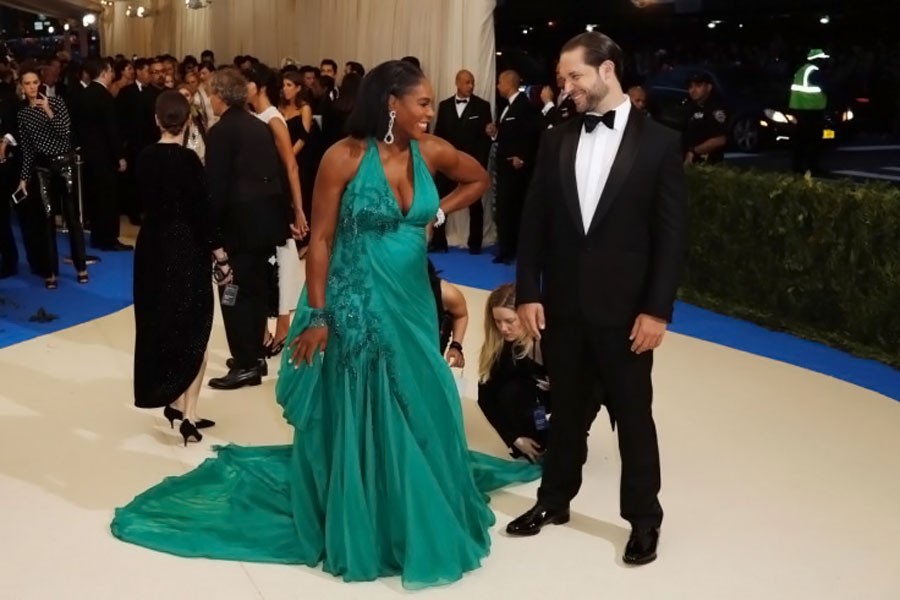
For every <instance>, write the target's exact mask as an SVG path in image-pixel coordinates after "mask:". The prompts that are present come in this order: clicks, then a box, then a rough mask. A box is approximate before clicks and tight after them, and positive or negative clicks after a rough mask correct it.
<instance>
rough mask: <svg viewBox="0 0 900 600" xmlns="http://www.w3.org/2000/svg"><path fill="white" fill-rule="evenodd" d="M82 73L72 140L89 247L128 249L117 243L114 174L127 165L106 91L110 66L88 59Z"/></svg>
mask: <svg viewBox="0 0 900 600" xmlns="http://www.w3.org/2000/svg"><path fill="white" fill-rule="evenodd" d="M84 70H85V73H87V75H88V77H89V78H90V79H91V83H90V84H89V85H88V86H87V87H86V88H85V89H84V90H82V91H81V92H79V94H78V110H77V114H78V120H77V122H76V128H77V129H76V132H77V135H76V137H77V139H78V143H79V145H80V146H81V153H82V157H83V158H84V163H85V164H84V171H83V172H84V193H85V207H86V210H87V211H88V214H89V215H90V220H91V246H92V247H94V248H99V249H101V250H131V248H132V247H131V246H128V245H126V244H123V243H121V242H120V241H119V209H118V205H117V203H116V184H117V178H116V172H117V171H118V172H120V173H121V172H124V171H125V168H126V167H127V163H126V161H125V145H124V143H123V142H122V137H121V135H120V133H119V122H118V115H117V113H116V105H115V99H114V98H113V95H112V94H111V93H110V92H109V84H110V83H112V78H113V68H112V64H111V63H110V62H109V60H107V59H103V58H89V59H88V60H86V61H85V63H84Z"/></svg>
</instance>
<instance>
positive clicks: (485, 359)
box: [478, 283, 534, 382]
mask: <svg viewBox="0 0 900 600" xmlns="http://www.w3.org/2000/svg"><path fill="white" fill-rule="evenodd" d="M495 308H508V309H509V310H512V311H515V310H516V288H515V286H514V285H513V284H511V283H504V284H503V285H501V286H500V287H498V288H497V289H495V290H494V291H493V292H491V295H490V296H488V301H487V304H486V305H485V314H484V344H482V346H481V356H480V357H479V361H478V380H479V381H481V382H485V381H487V380H488V379H490V378H491V369H493V367H494V364H495V363H496V362H497V360H498V359H499V358H500V354H501V353H502V352H503V344H504V339H503V336H501V335H500V331H499V330H498V329H497V325H496V324H495V323H494V309H495ZM533 343H534V342H533V340H532V339H531V338H530V337H529V336H528V334H527V333H525V331H524V329H523V331H522V335H521V336H520V337H519V339H517V340H516V341H515V342H513V358H514V359H516V360H519V359H521V358H524V357H525V355H527V354H528V352H530V351H531V346H532V345H533Z"/></svg>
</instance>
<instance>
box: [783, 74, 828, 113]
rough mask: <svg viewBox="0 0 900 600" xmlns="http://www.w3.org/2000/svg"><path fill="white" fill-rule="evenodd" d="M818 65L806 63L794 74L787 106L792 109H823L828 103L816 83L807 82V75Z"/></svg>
mask: <svg viewBox="0 0 900 600" xmlns="http://www.w3.org/2000/svg"><path fill="white" fill-rule="evenodd" d="M818 70H819V67H817V66H816V65H814V64H811V63H806V64H805V65H803V66H802V67H800V68H799V69H797V72H796V73H795V74H794V83H793V84H792V85H791V100H790V103H789V105H788V106H789V107H790V108H792V109H794V110H824V109H825V106H826V105H827V103H828V99H827V98H826V97H825V92H823V91H822V88H820V87H819V86H817V85H813V84H811V83H810V82H809V77H810V75H812V74H813V73H814V72H815V71H818Z"/></svg>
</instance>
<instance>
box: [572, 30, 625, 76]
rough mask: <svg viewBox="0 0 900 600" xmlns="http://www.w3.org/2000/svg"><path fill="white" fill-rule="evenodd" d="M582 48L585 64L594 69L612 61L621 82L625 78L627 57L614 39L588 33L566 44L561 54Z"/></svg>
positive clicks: (594, 32) (579, 35)
mask: <svg viewBox="0 0 900 600" xmlns="http://www.w3.org/2000/svg"><path fill="white" fill-rule="evenodd" d="M579 48H581V49H582V50H583V51H584V62H586V63H587V64H589V65H591V66H592V67H599V66H600V65H602V64H603V63H605V62H606V61H608V60H609V61H612V63H613V66H614V67H615V70H616V77H617V78H618V79H619V81H621V80H622V78H623V73H624V70H625V69H624V67H625V64H624V63H625V56H624V53H623V52H622V48H620V47H619V45H618V44H617V43H615V42H614V41H613V40H612V38H610V37H609V36H607V35H604V34H602V33H600V32H599V31H586V32H584V33H580V34H578V35H576V36H575V37H573V38H572V39H571V40H569V41H568V42H566V45H565V46H563V47H562V50H561V51H560V53H564V52H571V51H572V50H577V49H579Z"/></svg>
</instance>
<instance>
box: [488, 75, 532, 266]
mask: <svg viewBox="0 0 900 600" xmlns="http://www.w3.org/2000/svg"><path fill="white" fill-rule="evenodd" d="M520 84H521V78H520V77H519V74H518V73H516V72H515V71H504V72H503V73H501V74H500V77H499V78H498V83H497V91H499V92H500V96H501V97H503V98H505V99H506V100H507V106H506V107H504V108H503V109H502V112H501V113H500V118H499V119H497V123H498V124H497V125H496V126H494V125H489V126H488V131H487V132H488V134H489V135H491V136H492V137H496V139H497V162H496V164H497V199H496V200H497V245H498V250H497V256H496V258H494V262H495V263H504V264H511V263H512V262H513V260H514V259H515V257H516V249H517V247H518V239H519V223H520V221H521V218H522V204H523V203H524V202H525V193H526V192H527V191H528V182H529V181H531V174H532V172H533V171H534V157H535V152H536V151H537V146H538V140H539V139H540V132H541V129H542V128H541V113H540V112H539V111H538V109H537V108H536V107H535V106H534V105H532V104H531V101H530V100H529V99H528V96H526V95H525V94H524V93H522V92H520V91H519V85H520Z"/></svg>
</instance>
